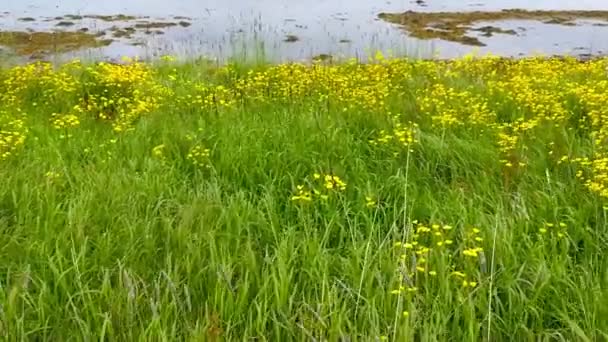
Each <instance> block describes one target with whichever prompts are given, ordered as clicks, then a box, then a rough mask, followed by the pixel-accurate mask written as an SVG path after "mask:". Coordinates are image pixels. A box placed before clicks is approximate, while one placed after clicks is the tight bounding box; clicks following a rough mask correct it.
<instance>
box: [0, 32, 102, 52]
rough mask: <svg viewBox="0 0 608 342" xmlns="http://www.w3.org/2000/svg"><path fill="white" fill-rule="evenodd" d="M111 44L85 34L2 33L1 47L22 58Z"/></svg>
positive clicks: (0, 35) (0, 37)
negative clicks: (12, 51)
mask: <svg viewBox="0 0 608 342" xmlns="http://www.w3.org/2000/svg"><path fill="white" fill-rule="evenodd" d="M111 42H112V41H111V40H108V39H97V37H96V36H95V35H92V34H89V33H85V32H63V31H62V32H23V31H0V45H2V46H5V47H8V48H10V49H12V50H14V52H15V53H16V54H18V55H21V56H28V55H47V54H50V53H62V52H69V51H75V50H79V49H82V48H93V47H100V46H106V45H109V44H110V43H111Z"/></svg>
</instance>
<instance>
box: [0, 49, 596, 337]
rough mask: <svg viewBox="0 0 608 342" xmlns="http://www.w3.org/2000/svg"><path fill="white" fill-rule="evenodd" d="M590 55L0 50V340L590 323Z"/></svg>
mask: <svg viewBox="0 0 608 342" xmlns="http://www.w3.org/2000/svg"><path fill="white" fill-rule="evenodd" d="M606 108H608V59H606V58H598V59H593V60H589V61H581V60H577V59H574V58H540V57H538V58H524V59H503V58H498V57H493V56H487V57H479V58H478V57H474V56H467V57H465V58H461V59H457V60H451V61H432V60H409V59H400V58H391V57H389V56H384V55H383V54H381V53H377V54H375V55H373V56H370V58H369V60H368V61H367V62H365V63H362V62H359V61H357V60H347V61H343V62H338V61H333V60H332V61H330V60H325V61H320V60H319V61H313V62H311V63H309V64H303V63H286V64H277V65H256V66H248V65H243V64H239V63H229V64H226V65H217V64H215V63H213V62H208V61H205V62H202V61H201V62H189V63H185V64H184V63H181V62H178V61H177V58H176V57H175V56H162V57H161V58H160V60H158V61H155V62H153V63H144V62H141V61H139V60H137V59H131V58H123V59H122V60H121V61H120V62H117V63H107V62H100V63H82V62H80V61H77V60H75V61H72V62H70V63H66V64H63V65H53V64H50V63H42V62H39V63H32V64H27V65H19V66H14V67H11V68H5V69H0V177H1V179H2V180H3V182H0V227H1V228H2V234H0V245H1V246H2V248H0V261H2V267H3V268H2V272H3V273H2V274H3V275H4V276H3V278H2V279H0V283H1V285H2V286H0V304H2V305H1V306H0V308H1V310H0V311H1V315H0V326H1V327H2V329H1V330H0V336H3V337H5V338H7V339H12V338H22V337H23V338H33V339H41V340H44V339H54V340H65V339H69V338H71V337H73V336H76V335H77V334H80V335H81V336H83V338H85V339H87V338H88V339H95V338H96V337H97V338H98V337H99V336H107V337H108V338H109V339H115V340H137V339H142V340H149V339H152V340H154V339H158V338H159V337H160V338H162V339H166V340H205V341H206V340H210V341H211V340H235V339H236V340H238V339H243V338H254V339H260V338H261V339H269V340H277V341H283V340H311V339H314V340H328V341H337V340H384V341H407V340H450V339H454V340H473V341H477V340H488V341H494V340H498V341H500V340H510V339H515V340H535V339H553V338H555V337H556V336H559V338H560V339H561V338H563V339H565V340H602V339H605V337H606V336H608V325H607V324H606V320H605V319H603V317H605V316H606V314H608V312H607V311H606V306H605V305H604V303H606V302H607V301H608V291H607V289H608V283H607V279H606V277H605V272H606V269H608V268H607V267H606V266H607V265H608V232H607V231H606V227H607V226H608V221H607V220H608V116H607V114H606V113H607V112H606Z"/></svg>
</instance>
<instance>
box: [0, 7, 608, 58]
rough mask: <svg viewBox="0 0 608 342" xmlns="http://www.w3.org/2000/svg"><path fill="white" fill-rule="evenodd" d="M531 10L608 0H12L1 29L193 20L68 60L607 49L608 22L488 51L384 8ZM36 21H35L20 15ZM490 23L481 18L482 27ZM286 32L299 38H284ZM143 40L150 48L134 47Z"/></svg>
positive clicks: (531, 34)
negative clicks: (415, 27) (418, 28)
mask: <svg viewBox="0 0 608 342" xmlns="http://www.w3.org/2000/svg"><path fill="white" fill-rule="evenodd" d="M506 8H525V9H552V10H565V9H584V10H591V9H597V10H608V1H606V0H578V1H571V0H537V1H534V2H530V1H528V0H485V1H484V0H427V1H426V4H425V5H424V6H421V5H419V4H417V3H416V2H414V1H404V0H392V1H382V2H378V1H371V0H348V1H346V0H307V1H297V0H256V1H249V0H206V1H200V0H173V1H161V0H129V1H125V0H97V1H83V0H62V1H57V0H29V1H28V0H24V1H5V3H4V4H3V6H2V10H1V11H6V12H8V13H5V14H4V15H2V16H1V17H0V30H26V29H33V30H50V29H54V28H55V27H54V25H55V24H56V23H57V21H53V20H50V21H45V20H49V19H51V18H53V17H55V16H63V15H66V14H75V15H85V14H94V15H110V14H126V15H135V16H149V17H151V19H149V20H167V21H177V19H175V18H174V17H175V16H187V17H190V18H191V21H190V22H191V24H192V25H191V26H189V27H187V28H184V27H179V26H178V27H172V28H167V29H164V30H163V31H164V34H162V35H154V34H153V35H146V34H143V33H138V34H136V35H135V36H134V37H133V38H131V39H118V40H117V41H115V42H114V43H113V44H112V45H110V46H108V47H104V48H100V49H94V50H88V51H80V52H76V53H71V54H69V55H67V56H63V57H73V56H80V57H82V56H91V57H92V58H100V57H104V58H119V57H120V56H123V55H128V56H136V55H137V56H141V57H144V58H146V57H154V56H157V55H163V54H172V55H177V56H182V57H190V56H200V55H203V56H212V57H219V58H226V57H230V56H241V57H244V58H249V57H256V56H257V57H262V58H265V59H269V60H306V59H310V58H311V57H313V56H316V55H319V54H328V55H332V56H343V57H353V56H354V57H362V56H366V55H369V54H370V52H371V51H375V50H382V51H385V52H389V51H390V52H392V53H393V54H396V55H403V54H407V55H414V56H419V57H431V56H438V57H442V58H450V57H457V56H461V55H464V54H466V53H469V52H471V51H478V52H479V53H488V52H491V53H495V54H501V55H506V56H519V55H529V54H535V53H542V54H588V53H590V54H601V53H604V52H608V27H600V26H594V25H592V23H588V24H586V25H580V26H575V27H566V26H559V25H548V24H542V23H538V22H531V21H528V22H503V23H499V24H497V23H492V24H493V25H494V26H499V27H504V28H514V29H515V30H516V31H517V32H518V35H517V36H509V35H495V36H493V37H489V38H486V37H481V38H480V39H481V41H482V42H484V43H485V44H487V46H485V47H482V48H474V47H471V46H464V45H460V44H457V43H452V42H446V41H441V40H419V39H415V38H411V37H408V36H407V34H406V33H404V32H403V31H402V30H400V29H399V28H398V27H397V26H395V25H393V24H390V23H386V22H383V21H381V20H378V19H377V14H378V13H380V12H404V11H407V10H414V11H470V10H500V9H506ZM22 17H32V18H35V19H36V21H34V22H23V21H19V20H18V18H22ZM74 22H75V24H76V25H74V26H72V27H70V28H68V29H69V30H76V29H80V28H83V27H86V28H89V29H91V31H92V32H95V31H101V30H107V29H108V28H109V27H111V26H113V25H117V26H129V25H132V24H133V23H117V22H112V23H108V22H103V21H101V20H94V19H84V20H77V21H74ZM482 24H483V23H479V26H481V25H482ZM287 35H294V36H296V37H297V38H298V41H296V42H285V41H284V40H285V37H286V36H287ZM133 42H139V44H143V46H133V45H132V43H133Z"/></svg>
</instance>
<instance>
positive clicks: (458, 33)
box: [378, 9, 608, 46]
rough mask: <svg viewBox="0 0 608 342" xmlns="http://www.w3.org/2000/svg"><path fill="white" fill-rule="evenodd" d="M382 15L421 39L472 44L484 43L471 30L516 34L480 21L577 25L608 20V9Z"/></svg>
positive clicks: (489, 33) (384, 18)
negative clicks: (483, 24) (578, 22)
mask: <svg viewBox="0 0 608 342" xmlns="http://www.w3.org/2000/svg"><path fill="white" fill-rule="evenodd" d="M378 17H379V18H380V19H383V20H386V21H388V22H391V23H395V24H398V25H401V26H403V28H404V29H406V30H407V32H408V33H409V34H410V35H411V36H412V37H416V38H420V39H435V38H438V39H443V40H448V41H452V42H458V43H462V44H467V45H473V46H485V44H484V43H482V42H481V41H480V40H479V39H478V38H476V37H473V36H470V35H467V33H469V32H471V31H479V32H482V33H483V35H484V36H486V37H491V36H492V35H494V34H496V33H498V34H510V35H515V34H517V32H515V31H514V30H505V29H501V28H499V27H494V26H484V27H480V28H473V26H474V24H475V23H478V22H499V21H504V20H534V21H540V22H543V23H547V24H558V25H569V26H573V25H576V21H577V20H580V19H594V20H601V21H608V11H540V10H538V11H527V10H523V9H509V10H502V11H497V12H481V11H471V12H415V11H407V12H404V13H380V14H379V15H378Z"/></svg>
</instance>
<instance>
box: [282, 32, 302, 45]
mask: <svg viewBox="0 0 608 342" xmlns="http://www.w3.org/2000/svg"><path fill="white" fill-rule="evenodd" d="M298 40H300V38H299V37H298V36H295V35H293V34H288V35H286V36H285V39H283V41H284V42H286V43H295V42H297V41H298Z"/></svg>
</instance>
